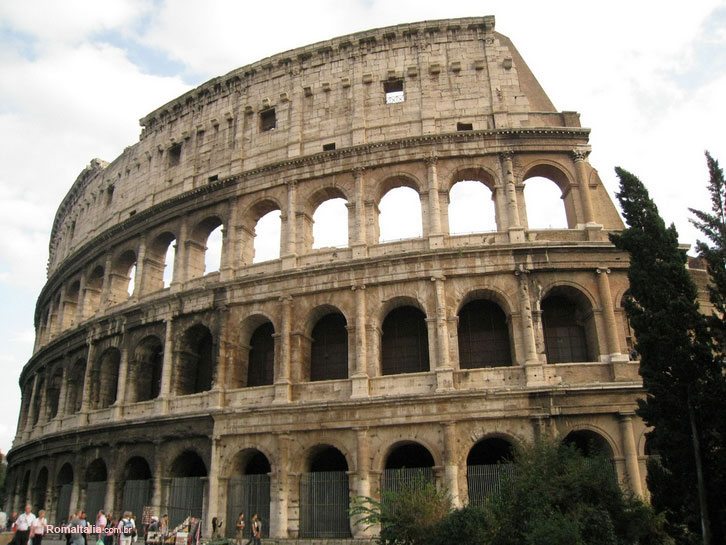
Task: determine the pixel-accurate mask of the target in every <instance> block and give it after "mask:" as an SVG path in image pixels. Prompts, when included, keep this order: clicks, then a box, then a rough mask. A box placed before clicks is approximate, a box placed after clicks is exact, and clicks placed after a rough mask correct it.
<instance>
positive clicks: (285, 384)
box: [275, 295, 292, 403]
mask: <svg viewBox="0 0 726 545" xmlns="http://www.w3.org/2000/svg"><path fill="white" fill-rule="evenodd" d="M280 306H281V310H280V315H281V318H282V319H281V326H280V337H279V338H280V352H279V354H280V365H279V366H278V370H277V379H276V380H275V403H288V402H289V401H290V399H291V394H292V383H291V382H290V331H291V321H292V297H290V296H289V295H286V296H284V297H280Z"/></svg>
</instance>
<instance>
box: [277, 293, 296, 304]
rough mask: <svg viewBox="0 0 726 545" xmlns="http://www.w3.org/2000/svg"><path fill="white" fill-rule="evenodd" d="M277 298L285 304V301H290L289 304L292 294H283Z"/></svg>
mask: <svg viewBox="0 0 726 545" xmlns="http://www.w3.org/2000/svg"><path fill="white" fill-rule="evenodd" d="M277 300H278V301H280V302H281V303H283V304H284V303H288V304H289V303H290V302H291V301H292V295H281V296H280V297H278V299H277Z"/></svg>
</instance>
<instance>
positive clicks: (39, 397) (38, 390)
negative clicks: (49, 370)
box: [33, 377, 45, 426]
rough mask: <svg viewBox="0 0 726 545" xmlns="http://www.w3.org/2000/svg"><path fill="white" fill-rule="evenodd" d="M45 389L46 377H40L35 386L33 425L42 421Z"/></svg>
mask: <svg viewBox="0 0 726 545" xmlns="http://www.w3.org/2000/svg"><path fill="white" fill-rule="evenodd" d="M43 390H45V378H44V377H38V382H37V384H36V386H35V401H34V403H33V426H35V425H36V424H37V423H38V422H40V417H41V414H40V411H41V409H42V408H43V404H42V403H43Z"/></svg>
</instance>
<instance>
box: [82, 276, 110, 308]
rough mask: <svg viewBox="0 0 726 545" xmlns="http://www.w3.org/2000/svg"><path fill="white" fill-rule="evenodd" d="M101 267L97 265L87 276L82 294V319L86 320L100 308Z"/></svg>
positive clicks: (101, 289) (101, 288)
mask: <svg viewBox="0 0 726 545" xmlns="http://www.w3.org/2000/svg"><path fill="white" fill-rule="evenodd" d="M104 275H105V272H104V270H103V267H101V266H100V265H97V266H96V267H95V268H94V269H93V270H92V271H91V274H89V275H88V278H87V279H86V286H85V288H84V294H83V298H84V300H83V317H84V318H88V317H90V316H93V315H94V314H95V313H96V312H98V309H99V307H100V306H101V292H102V291H103V277H104Z"/></svg>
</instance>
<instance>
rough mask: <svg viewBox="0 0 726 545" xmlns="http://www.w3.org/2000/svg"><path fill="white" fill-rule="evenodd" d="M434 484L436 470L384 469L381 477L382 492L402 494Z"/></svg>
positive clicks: (426, 468) (422, 468) (417, 468)
mask: <svg viewBox="0 0 726 545" xmlns="http://www.w3.org/2000/svg"><path fill="white" fill-rule="evenodd" d="M433 482H434V468H432V467H405V468H402V469H384V470H383V476H382V477H381V491H382V492H401V491H403V490H414V489H416V488H420V487H423V486H426V484H428V483H433Z"/></svg>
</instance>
